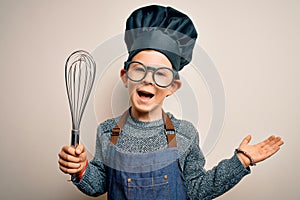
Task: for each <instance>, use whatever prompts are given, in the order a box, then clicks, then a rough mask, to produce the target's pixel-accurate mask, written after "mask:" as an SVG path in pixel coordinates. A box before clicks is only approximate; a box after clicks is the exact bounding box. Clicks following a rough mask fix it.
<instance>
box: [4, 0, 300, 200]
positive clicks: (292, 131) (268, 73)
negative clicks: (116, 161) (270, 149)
mask: <svg viewBox="0 0 300 200" xmlns="http://www.w3.org/2000/svg"><path fill="white" fill-rule="evenodd" d="M152 3H159V4H162V5H171V6H173V7H175V8H177V9H179V10H181V11H183V12H185V13H187V14H188V15H189V16H190V17H191V18H192V20H193V22H194V23H195V26H196V28H197V30H198V33H199V39H198V40H197V44H199V45H200V46H201V47H202V48H203V49H204V50H205V51H206V53H207V54H208V55H209V57H210V58H211V59H212V60H213V62H214V64H215V66H216V68H217V70H218V72H219V74H220V77H221V78H222V81H223V85H224V91H225V96H226V115H225V120H224V126H223V130H222V133H221V135H220V137H219V139H218V141H216V145H215V147H214V149H213V150H212V151H211V152H210V153H209V154H208V155H207V164H206V168H207V169H210V168H211V167H213V166H214V165H216V164H217V163H218V162H219V161H220V160H221V159H223V158H228V157H230V156H232V155H233V151H234V149H235V148H236V147H237V146H238V145H239V143H240V142H241V140H242V139H243V138H244V137H245V136H246V135H247V134H252V136H253V141H252V143H256V142H259V141H261V140H262V139H265V138H266V137H268V136H269V135H271V134H275V135H280V136H282V138H283V139H284V141H285V145H284V146H283V147H282V149H281V151H280V152H279V153H278V154H276V156H274V157H272V158H270V159H269V160H267V161H265V162H263V163H260V164H258V165H257V166H256V167H253V168H252V173H251V175H249V176H247V177H245V178H244V179H243V180H242V181H241V182H240V183H239V184H238V185H237V186H236V187H234V188H233V189H232V190H230V191H229V192H228V193H226V194H224V195H223V196H221V197H219V198H218V199H220V200H221V199H222V200H229V199H230V200H232V199H244V200H250V199H251V200H253V199H262V200H264V199H274V200H281V199H289V200H296V199H299V198H300V190H299V189H300V188H299V178H300V176H299V168H300V165H299V163H300V161H299V153H298V147H299V144H298V143H299V139H300V137H299V134H300V133H299V130H300V123H299V120H300V106H299V102H300V89H299V85H300V79H299V75H300V67H299V66H300V59H299V52H300V39H299V35H300V29H299V28H300V2H299V1H298V0H223V1H217V0H210V1H204V0H189V1H179V0H174V1H156V2H153V1H146V0H139V1H133V0H130V1H129V0H125V1H116V0H110V1H108V0H105V1H104V0H103V1H100V0H98V1H96V0H88V1H77V0H72V1H71V0H67V1H46V0H44V1H43V0H42V1H39V0H24V1H21V0H20V1H16V0H6V1H5V0H0V27H1V28H0V89H1V95H0V126H1V131H0V134H1V139H0V144H1V145H0V156H1V157H0V158H1V161H0V162H1V164H0V177H1V178H0V199H1V200H2V199H3V200H9V199H14V200H17V199H30V200H35V199H44V200H51V199H62V200H71V199H72V200H76V199H90V198H91V197H87V196H86V195H84V194H82V193H81V192H80V191H79V190H77V188H75V187H74V186H73V185H72V183H70V182H68V181H67V180H68V179H69V176H67V175H64V174H63V173H61V172H60V171H59V169H58V164H57V160H58V156H57V154H58V152H59V151H60V149H61V147H62V146H63V145H66V144H69V142H70V113H69V107H68V102H67V96H66V91H65V82H64V64H65V60H66V58H67V57H68V55H69V54H70V53H71V52H73V51H74V50H76V49H85V50H87V51H93V50H94V49H95V48H96V47H97V46H98V45H99V44H101V43H102V42H104V41H106V40H107V39H108V38H111V37H112V36H114V35H116V34H120V33H122V32H123V31H124V27H125V25H124V24H125V20H126V18H127V17H128V15H129V14H130V13H131V12H132V11H133V10H134V9H136V8H137V7H140V6H142V5H149V4H152ZM98 199H105V196H104V197H100V198H98Z"/></svg>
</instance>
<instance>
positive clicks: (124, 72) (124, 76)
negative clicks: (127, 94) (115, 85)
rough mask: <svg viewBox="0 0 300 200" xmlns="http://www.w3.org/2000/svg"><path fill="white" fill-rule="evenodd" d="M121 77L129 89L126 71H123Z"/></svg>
mask: <svg viewBox="0 0 300 200" xmlns="http://www.w3.org/2000/svg"><path fill="white" fill-rule="evenodd" d="M120 77H121V79H122V82H123V85H124V87H126V88H127V87H128V77H127V76H126V70H125V69H121V71H120Z"/></svg>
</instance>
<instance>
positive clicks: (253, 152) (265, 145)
mask: <svg viewBox="0 0 300 200" xmlns="http://www.w3.org/2000/svg"><path fill="white" fill-rule="evenodd" d="M250 141H251V135H248V136H247V137H246V138H245V139H244V140H243V141H242V143H241V144H240V146H239V149H240V150H243V151H245V152H247V154H248V155H250V156H251V158H252V159H253V160H254V162H255V163H258V162H261V161H263V160H265V159H267V158H269V157H270V156H272V155H273V154H275V153H276V152H277V151H278V150H279V149H280V146H281V145H283V143H284V142H283V140H282V139H281V138H280V137H276V136H274V135H272V136H270V137H269V138H267V139H266V140H264V141H262V142H260V143H257V144H254V145H250V144H249V143H250ZM243 161H244V162H245V164H246V165H249V164H250V160H249V159H248V158H243Z"/></svg>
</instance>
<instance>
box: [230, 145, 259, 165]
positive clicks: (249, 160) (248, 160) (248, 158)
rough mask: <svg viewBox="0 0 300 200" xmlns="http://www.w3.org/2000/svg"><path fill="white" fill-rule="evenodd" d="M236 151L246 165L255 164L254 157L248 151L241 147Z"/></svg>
mask: <svg viewBox="0 0 300 200" xmlns="http://www.w3.org/2000/svg"><path fill="white" fill-rule="evenodd" d="M235 153H236V154H237V156H238V158H239V159H240V161H241V162H242V164H243V165H244V167H249V166H255V165H256V164H255V162H254V159H253V158H252V157H251V156H250V155H249V154H248V153H247V152H246V151H243V150H241V149H236V150H235Z"/></svg>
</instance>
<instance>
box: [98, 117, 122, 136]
mask: <svg viewBox="0 0 300 200" xmlns="http://www.w3.org/2000/svg"><path fill="white" fill-rule="evenodd" d="M119 119H120V116H118V117H114V118H110V119H107V120H105V121H103V122H102V123H100V124H99V126H98V133H99V132H101V133H107V132H111V130H112V129H113V128H114V126H115V125H116V124H117V122H118V121H119Z"/></svg>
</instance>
